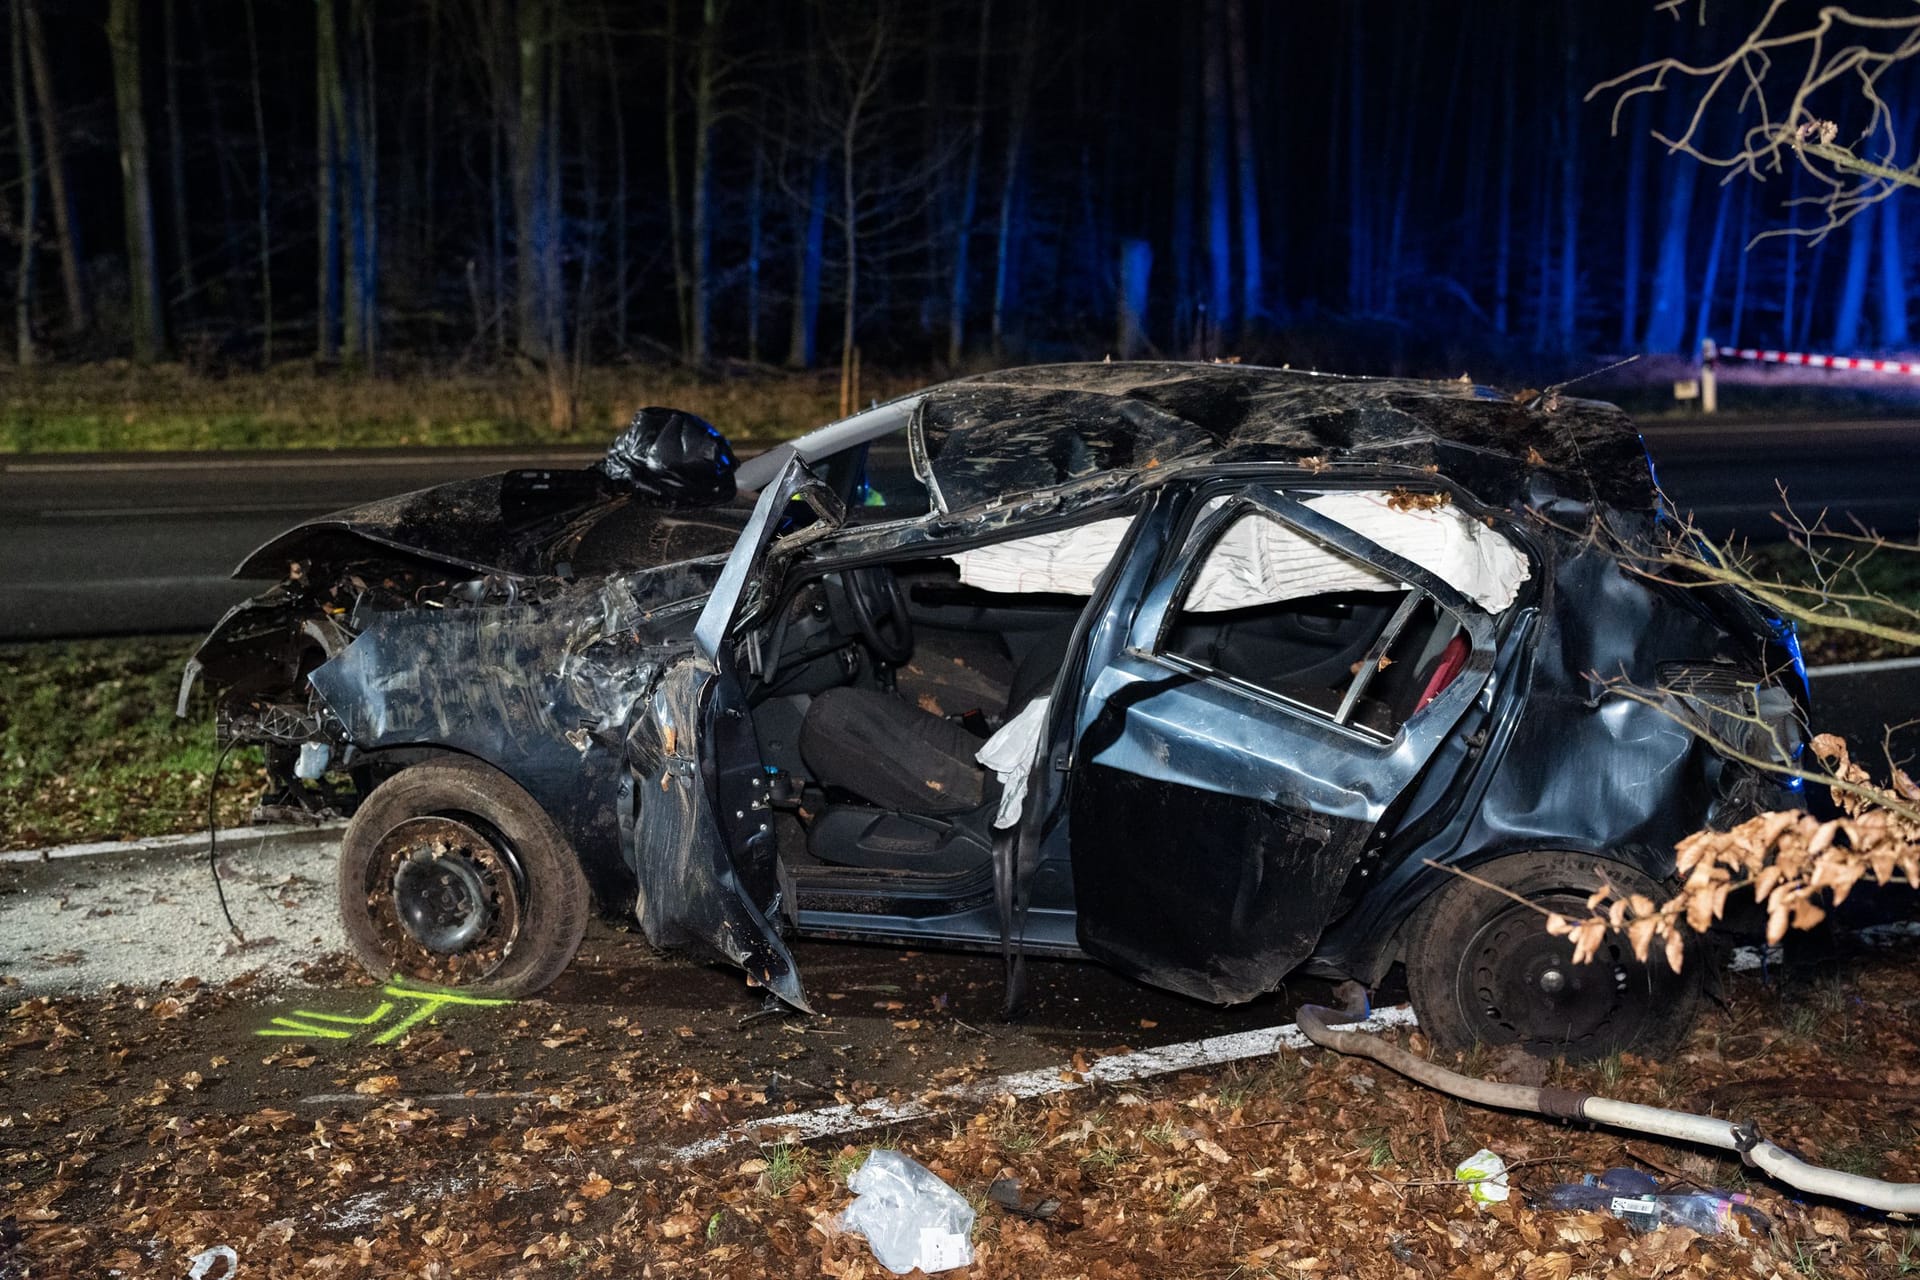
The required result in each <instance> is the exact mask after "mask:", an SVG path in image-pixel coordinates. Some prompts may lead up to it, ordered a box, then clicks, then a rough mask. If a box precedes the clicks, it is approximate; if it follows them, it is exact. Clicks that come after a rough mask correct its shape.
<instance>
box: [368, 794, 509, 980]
mask: <svg viewBox="0 0 1920 1280" xmlns="http://www.w3.org/2000/svg"><path fill="white" fill-rule="evenodd" d="M524 888H525V886H524V878H523V876H522V874H521V871H520V867H519V864H518V862H517V861H516V860H515V858H514V856H513V851H512V849H511V847H510V846H509V845H508V844H507V842H506V840H505V839H503V838H502V837H501V836H500V834H499V833H498V832H497V831H495V830H494V829H493V828H492V827H490V826H488V825H487V824H485V823H482V822H480V821H478V820H477V819H465V818H455V817H444V816H438V815H435V816H429V817H419V818H409V819H407V820H406V821H404V822H401V823H398V824H396V825H395V826H394V827H393V828H392V829H391V830H389V831H388V832H387V833H386V835H384V836H383V837H381V839H380V843H379V844H378V845H377V846H376V847H375V849H374V853H373V857H372V858H370V859H369V860H368V866H367V898H366V911H367V916H368V919H369V921H370V922H371V923H372V924H373V926H374V930H375V932H376V933H377V934H378V935H379V939H380V946H381V949H382V950H383V951H384V952H385V953H386V954H387V957H388V959H389V960H390V961H391V962H392V964H393V967H394V970H395V972H397V973H401V974H405V975H406V976H408V977H412V978H417V979H420V980H423V981H427V982H435V983H443V984H446V985H458V984H460V983H464V982H474V981H478V980H480V979H482V978H485V977H486V976H487V975H489V974H491V973H492V972H493V971H494V970H496V969H498V968H499V967H500V965H501V964H502V963H503V962H504V961H505V960H506V958H507V955H508V953H509V952H510V951H511V950H512V947H513V942H514V939H515V938H516V937H518V935H519V931H520V923H521V915H522V901H521V900H522V895H523V893H524Z"/></svg>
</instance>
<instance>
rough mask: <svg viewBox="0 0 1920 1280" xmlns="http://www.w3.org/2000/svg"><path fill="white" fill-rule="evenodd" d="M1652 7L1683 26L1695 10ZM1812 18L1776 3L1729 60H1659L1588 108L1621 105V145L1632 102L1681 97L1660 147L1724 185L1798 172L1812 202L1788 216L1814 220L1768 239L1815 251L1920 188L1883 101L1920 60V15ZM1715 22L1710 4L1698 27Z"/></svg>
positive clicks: (1831, 10)
mask: <svg viewBox="0 0 1920 1280" xmlns="http://www.w3.org/2000/svg"><path fill="white" fill-rule="evenodd" d="M1655 7H1656V8H1657V9H1660V10H1662V11H1664V12H1666V13H1668V14H1670V15H1671V16H1672V17H1674V18H1675V19H1676V20H1679V19H1681V17H1682V11H1683V10H1684V9H1686V8H1688V7H1690V6H1689V5H1687V4H1686V3H1685V2H1684V0H1663V2H1662V3H1660V4H1658V5H1656V6H1655ZM1804 13H1805V10H1804V8H1803V7H1801V6H1797V5H1796V6H1789V5H1788V4H1787V0H1771V3H1769V4H1768V5H1767V7H1766V9H1765V11H1764V12H1763V13H1762V14H1761V15H1760V17H1759V19H1758V20H1757V21H1755V22H1753V23H1752V25H1751V26H1749V27H1747V28H1746V29H1745V30H1744V31H1742V32H1739V33H1738V35H1737V39H1736V40H1735V41H1732V42H1731V43H1732V47H1731V48H1730V49H1729V50H1728V51H1727V52H1726V53H1725V54H1724V55H1723V56H1721V57H1719V58H1713V59H1709V60H1702V61H1697V62H1695V61H1689V60H1687V59H1685V58H1678V57H1667V58H1658V59H1655V60H1654V61H1652V62H1648V63H1646V64H1644V65H1642V66H1638V67H1635V68H1634V69H1632V70H1631V71H1627V72H1624V73H1622V74H1621V75H1618V76H1615V77H1613V78H1612V79H1610V80H1606V81H1603V82H1602V83H1600V84H1597V85H1595V86H1594V87H1593V88H1592V89H1591V90H1590V91H1588V93H1587V99H1588V100H1589V101H1591V100H1592V99H1594V98H1595V97H1600V96H1604V95H1607V94H1612V95H1613V103H1614V108H1613V129H1614V133H1615V134H1616V135H1617V134H1618V133H1619V131H1620V113H1621V111H1622V109H1623V108H1625V106H1626V105H1627V104H1628V103H1630V102H1632V101H1633V100H1634V99H1635V98H1638V97H1640V96H1641V95H1643V94H1655V95H1657V94H1662V93H1674V94H1679V95H1683V96H1684V97H1685V98H1686V99H1687V101H1686V102H1685V103H1683V104H1682V105H1683V110H1682V112H1681V114H1680V119H1681V124H1680V126H1679V128H1677V129H1676V130H1673V131H1671V132H1666V133H1662V132H1659V131H1656V132H1655V133H1654V134H1653V136H1654V138H1655V139H1656V140H1658V141H1659V142H1660V143H1661V144H1662V145H1663V146H1665V147H1666V148H1667V150H1668V151H1669V152H1671V153H1679V154H1681V155H1685V156H1688V157H1691V158H1692V159H1693V160H1695V161H1697V162H1699V163H1701V164H1704V165H1707V166H1709V167H1711V168H1715V169H1719V170H1722V171H1723V172H1724V173H1725V178H1724V179H1723V180H1725V181H1731V180H1732V179H1733V178H1736V177H1739V176H1742V175H1745V176H1747V177H1750V178H1752V179H1754V180H1755V181H1761V182H1764V181H1766V179H1767V178H1768V177H1771V176H1779V175H1781V174H1783V173H1785V172H1787V171H1788V169H1789V166H1791V167H1792V168H1795V169H1798V170H1799V171H1800V172H1801V173H1802V174H1804V175H1805V176H1806V178H1807V179H1809V180H1811V182H1812V183H1813V184H1814V187H1815V192H1816V194H1814V195H1812V196H1809V197H1805V198H1803V199H1800V200H1793V201H1788V202H1787V204H1788V205H1789V206H1806V207H1810V208H1812V209H1814V210H1815V211H1816V212H1817V215H1818V216H1817V217H1816V219H1815V220H1814V221H1812V222H1810V223H1805V224H1796V225H1792V226H1787V227H1779V228H1775V229H1774V230H1772V231H1768V232H1763V233H1762V234H1763V235H1801V236H1809V237H1811V238H1812V239H1813V240H1815V241H1818V240H1820V239H1822V238H1824V237H1825V236H1826V235H1827V233H1828V232H1830V231H1832V230H1834V229H1835V228H1836V227H1839V226H1842V225H1844V224H1846V223H1847V222H1849V221H1851V220H1852V219H1853V218H1854V217H1855V216H1857V215H1858V214H1859V213H1861V212H1862V211H1863V210H1865V209H1866V208H1867V207H1869V206H1870V205H1873V204H1876V203H1878V202H1879V201H1881V200H1884V199H1886V198H1887V197H1888V196H1890V195H1892V194H1894V193H1895V192H1897V191H1901V190H1905V189H1909V188H1914V187H1920V154H1915V153H1914V148H1913V145H1912V140H1911V139H1906V138H1902V137H1900V136H1899V129H1898V125H1897V123H1896V121H1895V119H1894V114H1893V112H1892V110H1891V109H1890V108H1889V107H1888V105H1887V101H1886V98H1885V97H1884V96H1883V95H1882V93H1881V84H1882V81H1883V80H1885V79H1886V78H1887V76H1888V75H1889V73H1890V72H1892V71H1893V70H1894V69H1895V68H1897V67H1900V66H1901V65H1902V64H1904V63H1905V62H1907V61H1908V60H1909V59H1911V58H1913V57H1914V56H1915V55H1916V54H1920V6H1915V7H1914V11H1912V12H1909V13H1905V14H1898V15H1892V16H1887V15H1880V14H1868V13H1856V12H1854V11H1853V10H1851V9H1848V8H1846V7H1844V6H1841V5H1823V6H1821V7H1820V8H1819V10H1818V11H1817V13H1815V14H1814V15H1813V17H1812V19H1811V21H1807V20H1806V19H1805V18H1804V17H1803V16H1802V15H1804ZM1707 17H1708V8H1707V4H1706V0H1699V2H1698V21H1699V25H1701V26H1705V25H1706V23H1707ZM1735 20H1737V16H1736V18H1735ZM1842 121H1845V122H1848V126H1847V127H1849V128H1851V127H1852V126H1853V125H1854V124H1855V123H1857V124H1858V126H1859V127H1858V130H1857V132H1855V133H1852V134H1851V136H1849V137H1848V138H1845V139H1843V138H1842V137H1841V130H1842V127H1843V126H1842V123H1841V122H1842ZM1722 138H1724V139H1728V140H1727V141H1724V142H1722V141H1719V139H1722Z"/></svg>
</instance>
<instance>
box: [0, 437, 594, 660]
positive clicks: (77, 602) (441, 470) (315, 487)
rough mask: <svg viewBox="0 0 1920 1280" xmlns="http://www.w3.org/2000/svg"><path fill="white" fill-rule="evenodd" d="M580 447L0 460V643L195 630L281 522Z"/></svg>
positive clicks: (587, 457) (549, 460)
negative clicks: (233, 576)
mask: <svg viewBox="0 0 1920 1280" xmlns="http://www.w3.org/2000/svg"><path fill="white" fill-rule="evenodd" d="M595 456H596V454H595V453H594V452H593V451H591V450H579V449H575V450H563V451H532V450H503V449H490V450H465V449H459V450H452V449H449V450H432V451H428V450H418V449H415V450H406V451H379V450H366V451H352V452H319V451H315V452H299V453H277V454H92V455H56V454H45V455H32V456H28V457H19V458H14V459H9V460H8V461H6V462H5V463H0V639H10V640H18V639H35V638H47V637H55V636H80V635H124V634H130V633H151V632H164V631H199V630H202V629H204V628H207V627H210V626H212V625H213V623H214V622H215V621H216V620H218V618H219V617H220V615H221V613H222V612H224V611H225V610H226V608H227V607H228V606H229V605H232V604H235V603H237V602H239V601H241V600H244V599H245V598H246V597H247V596H249V595H251V594H253V592H254V591H257V590H259V589H260V584H248V583H240V582H234V581H232V580H231V579H229V578H228V577H227V574H228V573H230V572H231V571H232V570H233V567H234V566H235V565H237V564H239V563H240V561H241V560H242V559H244V558H245V557H246V555H247V553H248V552H250V551H252V550H253V549H254V548H255V547H258V546H259V545H260V544H261V543H263V542H265V541H267V540H268V539H269V538H271V537H273V536H274V535H275V534H277V533H279V532H280V531H281V530H283V529H285V528H287V527H288V526H290V525H294V524H298V523H299V522H300V521H302V520H306V519H309V518H311V517H313V516H317V515H324V514H326V513H327V512H329V511H338V510H339V509H340V508H342V507H349V506H354V505H356V504H358V503H362V502H367V501H370V500H372V499H374V498H381V497H386V496H388V495H391V494H396V493H405V492H407V491H409V490H412V489H422V488H426V487H427V486H429V485H435V484H439V483H441V482H443V481H446V480H457V479H461V478H463V477H470V476H483V475H488V474H490V473H492V472H495V471H503V470H506V469H508V468H512V467H540V466H573V467H578V466H584V465H586V463H588V462H590V461H592V460H593V458H594V457H595Z"/></svg>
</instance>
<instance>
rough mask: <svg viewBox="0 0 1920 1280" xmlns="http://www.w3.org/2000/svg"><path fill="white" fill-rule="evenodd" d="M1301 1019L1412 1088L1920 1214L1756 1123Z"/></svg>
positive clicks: (1906, 1190)
mask: <svg viewBox="0 0 1920 1280" xmlns="http://www.w3.org/2000/svg"><path fill="white" fill-rule="evenodd" d="M1296 1016H1297V1018H1298V1023H1299V1027H1300V1030H1301V1032H1302V1033H1304V1034H1305V1035H1306V1037H1307V1039H1309V1040H1311V1041H1313V1043H1315V1044H1317V1045H1319V1046H1320V1047H1321V1048H1323V1049H1331V1050H1333V1051H1334V1052H1335V1053H1342V1054H1347V1055H1350V1056H1354V1057H1362V1058H1371V1059H1373V1060H1374V1061H1375V1062H1377V1063H1379V1064H1380V1065H1381V1066H1383V1067H1386V1068H1388V1069H1390V1070H1392V1071H1396V1072H1398V1073H1400V1074H1401V1075H1403V1076H1406V1077H1407V1078H1408V1079H1410V1080H1415V1081H1418V1082H1419V1083H1420V1084H1424V1085H1426V1086H1427V1087H1428V1088H1430V1089H1437V1090H1439V1091H1440V1092H1442V1093H1446V1094H1451V1095H1452V1096H1454V1097H1456V1098H1459V1099H1462V1100H1463V1101H1466V1102H1472V1103H1477V1104H1479V1105H1480V1106H1483V1107H1496V1108H1499V1109H1501V1110H1503V1111H1527V1112H1532V1113H1533V1114H1535V1115H1541V1116H1546V1117H1548V1118H1549V1119H1554V1120H1585V1121H1588V1122H1589V1123H1592V1124H1601V1125H1606V1126H1608V1127H1609V1128H1614V1129H1626V1130H1629V1131H1631V1132H1634V1133H1641V1134H1646V1135H1648V1136H1649V1137H1656V1138H1670V1139H1674V1140H1677V1141H1680V1142H1694V1143H1699V1144H1700V1145H1702V1146H1707V1147H1717V1148H1718V1149H1720V1150H1722V1151H1733V1152H1737V1153H1738V1154H1739V1156H1740V1158H1741V1159H1742V1160H1743V1161H1745V1162H1746V1163H1747V1164H1749V1165H1752V1166H1753V1167H1754V1168H1756V1169H1759V1170H1760V1171H1761V1172H1762V1173H1765V1174H1767V1175H1768V1176H1769V1177H1772V1178H1775V1179H1777V1180H1779V1181H1781V1182H1784V1183H1786V1184H1787V1185H1788V1186H1790V1187H1794V1188H1796V1189H1798V1190H1800V1191H1805V1192H1807V1193H1809V1194H1811V1195H1817V1196H1827V1197H1830V1198H1832V1199H1834V1200H1840V1201H1845V1202H1847V1203H1850V1204H1857V1205H1863V1206H1865V1207H1866V1208H1869V1209H1879V1210H1883V1211H1885V1212H1887V1213H1920V1183H1914V1182H1886V1181H1882V1180H1881V1179H1879V1178H1868V1177H1863V1176H1861V1175H1860V1174H1856V1173H1842V1172H1840V1171H1839V1170H1837V1169H1827V1168H1822V1167H1821V1166H1820V1165H1816V1164H1809V1163H1807V1162H1806V1161H1805V1160H1802V1159H1800V1157H1798V1156H1796V1155H1794V1154H1793V1153H1792V1152H1789V1151H1787V1150H1785V1149H1783V1148H1781V1147H1778V1146H1775V1145H1774V1144H1773V1143H1771V1142H1768V1141H1767V1140H1766V1139H1765V1138H1762V1137H1761V1136H1760V1133H1759V1130H1758V1128H1757V1127H1756V1126H1755V1125H1754V1123H1753V1122H1752V1121H1750V1120H1749V1121H1742V1122H1739V1123H1735V1122H1733V1121H1729V1120H1719V1119H1715V1118H1714V1117H1712V1116H1700V1115H1694V1114H1692V1113H1691V1112H1686V1111H1669V1110H1667V1109H1665V1108H1663V1107H1647V1106H1641V1105H1640V1104H1639V1103H1634V1102H1618V1101H1615V1100H1614V1099H1612V1098H1602V1097H1599V1096H1598V1095H1596V1094H1591V1093H1582V1092H1580V1091H1579V1090H1577V1089H1557V1088H1551V1087H1545V1086H1538V1087H1536V1086H1533V1085H1521V1084H1500V1083H1497V1082H1495V1081H1492V1080H1482V1079H1480V1078H1478V1077H1476V1076H1468V1075H1462V1074H1460V1073H1459V1072H1457V1071H1449V1070H1448V1069H1447V1068H1445V1067H1443V1066H1440V1065H1439V1064H1438V1063H1433V1062H1428V1061H1426V1060H1425V1059H1424V1058H1417V1057H1415V1056H1414V1055H1413V1054H1411V1053H1408V1052H1407V1051H1406V1050H1404V1049H1402V1048H1400V1047H1399V1046H1397V1045H1392V1044H1388V1043H1387V1042H1386V1041H1385V1040H1383V1039H1381V1038H1380V1037H1378V1036H1373V1035H1368V1034H1367V1033H1365V1032H1361V1031H1340V1030H1336V1029H1335V1028H1334V1026H1332V1025H1330V1024H1333V1023H1341V1022H1352V1021H1355V1020H1356V1018H1355V1016H1354V1015H1353V1014H1351V1013H1344V1012H1341V1011H1340V1010H1338V1009H1327V1008H1323V1007H1321V1006H1319V1005H1306V1006H1304V1007H1303V1008H1301V1010H1300V1011H1299V1013H1298V1014H1297V1015H1296Z"/></svg>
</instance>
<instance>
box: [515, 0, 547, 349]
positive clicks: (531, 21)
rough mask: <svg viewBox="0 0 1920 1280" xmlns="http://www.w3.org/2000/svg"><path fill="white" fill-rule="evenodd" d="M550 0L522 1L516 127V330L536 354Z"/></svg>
mask: <svg viewBox="0 0 1920 1280" xmlns="http://www.w3.org/2000/svg"><path fill="white" fill-rule="evenodd" d="M545 8H546V5H545V0H521V3H520V6H519V38H520V39H519V55H520V58H519V66H520V92H519V110H518V113H517V115H516V117H515V128H514V133H513V234H514V251H513V265H514V279H515V283H516V285H517V288H516V290H515V300H516V301H515V308H514V312H515V317H516V320H517V325H516V330H517V335H518V342H519V347H520V351H521V353H522V354H523V355H526V356H529V357H531V358H533V359H536V360H537V359H540V358H541V357H543V356H545V355H546V353H547V341H546V339H547V334H546V333H545V332H544V331H543V324H542V321H543V320H544V319H545V317H546V308H545V306H544V304H543V299H542V298H541V296H540V293H541V289H540V286H541V283H542V272H541V258H542V256H543V250H542V245H541V238H542V236H544V235H545V234H546V233H547V230H546V228H544V227H542V226H541V225H540V222H541V218H540V213H541V201H540V175H541V164H540V160H541V147H542V145H543V144H548V145H550V141H549V138H548V129H547V121H546V120H545V119H544V118H543V117H544V114H545V104H546V95H545V93H544V92H543V90H544V89H545V87H546V77H545V74H544V72H545V68H546V40H547V32H546V23H545V21H544V18H545V12H544V11H545Z"/></svg>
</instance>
